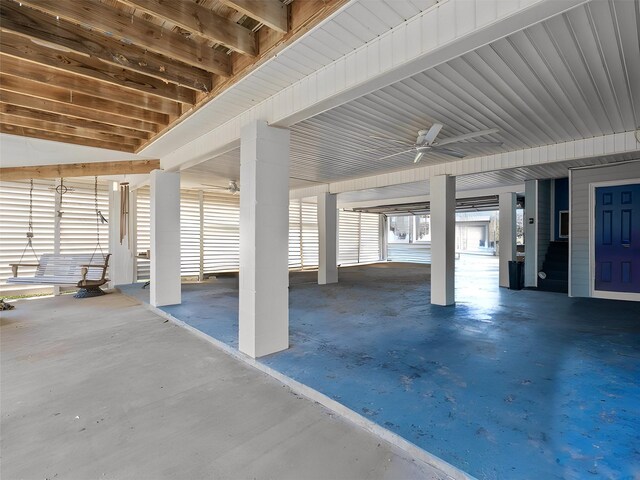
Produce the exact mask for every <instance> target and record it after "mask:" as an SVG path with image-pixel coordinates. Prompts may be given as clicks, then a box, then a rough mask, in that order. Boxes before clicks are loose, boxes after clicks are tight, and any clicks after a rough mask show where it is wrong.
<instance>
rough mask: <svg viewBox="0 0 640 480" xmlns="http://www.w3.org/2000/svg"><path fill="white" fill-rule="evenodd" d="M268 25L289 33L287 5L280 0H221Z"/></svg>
mask: <svg viewBox="0 0 640 480" xmlns="http://www.w3.org/2000/svg"><path fill="white" fill-rule="evenodd" d="M221 1H222V3H224V4H225V5H228V6H230V7H231V8H233V9H235V10H238V11H239V12H241V13H244V14H245V15H247V16H248V17H251V18H253V19H255V20H257V21H259V22H260V23H264V24H265V25H266V26H267V27H269V28H272V29H274V30H277V31H278V32H281V33H287V30H288V28H287V27H288V25H287V6H286V5H284V4H282V3H281V2H280V1H278V0H221Z"/></svg>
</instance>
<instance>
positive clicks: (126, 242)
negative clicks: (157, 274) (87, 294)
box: [109, 182, 135, 287]
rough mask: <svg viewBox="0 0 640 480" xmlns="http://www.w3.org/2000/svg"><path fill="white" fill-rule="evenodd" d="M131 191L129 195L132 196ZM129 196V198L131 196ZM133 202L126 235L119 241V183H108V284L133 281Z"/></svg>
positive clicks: (114, 284)
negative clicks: (109, 255) (109, 256)
mask: <svg viewBox="0 0 640 480" xmlns="http://www.w3.org/2000/svg"><path fill="white" fill-rule="evenodd" d="M133 195H134V194H133V193H132V194H131V197H133ZM131 197H130V198H131ZM134 206H135V203H131V204H130V205H129V212H130V214H129V224H128V225H127V235H126V236H125V237H124V239H123V240H122V243H120V207H121V199H120V184H119V183H118V182H111V183H110V185H109V253H111V258H110V259H109V279H110V280H111V281H110V286H111V287H114V286H116V285H125V284H129V283H133V282H134V281H135V276H134V252H133V249H134V248H135V245H134V243H133V238H135V237H132V231H133V230H134V229H135V225H134V224H133V218H132V212H133V210H134V208H133V207H134Z"/></svg>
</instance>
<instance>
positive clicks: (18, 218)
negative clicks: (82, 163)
mask: <svg viewBox="0 0 640 480" xmlns="http://www.w3.org/2000/svg"><path fill="white" fill-rule="evenodd" d="M58 183H59V181H58V180H56V181H54V180H36V181H34V191H33V232H34V238H33V247H34V250H35V252H36V255H37V256H38V257H40V255H42V254H43V253H54V250H55V245H54V223H55V218H56V209H55V197H56V192H55V190H54V188H55V186H56V185H57V184H58ZM65 185H66V186H67V187H68V188H69V191H68V192H67V193H66V194H64V195H63V200H62V211H63V215H62V218H61V220H60V245H59V251H60V253H93V252H94V250H95V248H96V238H97V230H96V209H95V201H94V185H93V179H91V181H87V182H78V181H65ZM98 209H99V210H100V211H101V212H102V214H103V215H104V216H105V218H108V216H109V199H108V190H107V185H103V184H100V185H98ZM28 219H29V182H28V181H21V182H1V183H0V225H2V230H1V233H0V292H2V293H4V294H12V293H20V292H21V291H27V290H29V291H35V290H38V291H43V292H51V291H52V287H50V286H43V287H42V288H40V287H38V288H35V289H34V287H33V286H32V285H11V284H6V279H7V278H8V277H10V276H11V268H10V266H9V264H10V263H19V260H20V257H21V255H22V252H23V250H24V247H25V244H26V240H27V239H26V232H27V224H28ZM99 230H100V243H101V245H102V249H103V252H104V253H107V252H108V250H109V229H108V225H106V224H100V225H99ZM35 262H36V258H34V255H33V253H32V252H31V251H30V250H27V252H26V253H25V256H24V258H23V263H35ZM34 273H35V267H27V268H21V269H20V271H19V275H20V276H25V277H28V276H31V275H33V274H34Z"/></svg>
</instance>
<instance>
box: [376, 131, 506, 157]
mask: <svg viewBox="0 0 640 480" xmlns="http://www.w3.org/2000/svg"><path fill="white" fill-rule="evenodd" d="M442 127H443V125H442V124H440V123H434V124H433V125H431V128H430V129H429V130H420V131H419V132H418V138H417V139H416V141H415V143H411V142H407V141H406V140H403V139H400V138H392V137H384V136H379V135H370V136H369V138H375V139H378V140H384V141H386V142H393V143H395V144H396V145H392V146H391V145H390V146H388V147H378V148H372V149H368V150H363V151H376V150H382V149H389V148H402V149H403V150H402V151H400V152H396V153H392V154H391V155H386V156H384V157H381V158H380V160H383V159H385V158H390V157H395V156H396V155H402V154H404V153H409V152H416V156H415V157H414V159H413V163H418V162H419V161H420V160H422V157H423V156H424V155H425V154H428V153H429V152H433V153H441V154H444V155H450V156H452V157H456V158H464V157H466V156H467V153H466V152H464V151H463V150H460V149H464V148H467V147H495V146H500V145H502V142H467V141H465V140H469V139H471V138H475V137H481V136H483V135H491V134H492V133H497V132H498V131H499V130H498V129H497V128H491V129H489V130H479V131H477V132H471V133H465V134H463V135H458V136H456V137H451V138H446V139H444V140H442V141H440V142H438V141H436V137H437V136H438V134H439V133H440V130H441V129H442Z"/></svg>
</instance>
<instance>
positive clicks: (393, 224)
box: [388, 216, 413, 243]
mask: <svg viewBox="0 0 640 480" xmlns="http://www.w3.org/2000/svg"><path fill="white" fill-rule="evenodd" d="M412 224H413V217H410V216H402V217H400V216H394V217H389V240H388V241H389V243H410V242H411V230H412V226H413V225H412Z"/></svg>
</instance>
